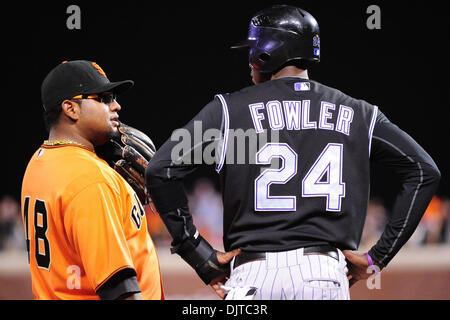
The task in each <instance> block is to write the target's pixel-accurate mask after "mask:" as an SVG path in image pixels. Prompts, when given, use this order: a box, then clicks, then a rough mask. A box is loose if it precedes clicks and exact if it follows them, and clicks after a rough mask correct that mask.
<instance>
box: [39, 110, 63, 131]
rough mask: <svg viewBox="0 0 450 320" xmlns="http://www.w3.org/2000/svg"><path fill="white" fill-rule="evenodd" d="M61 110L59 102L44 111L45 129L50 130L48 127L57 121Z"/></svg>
mask: <svg viewBox="0 0 450 320" xmlns="http://www.w3.org/2000/svg"><path fill="white" fill-rule="evenodd" d="M61 111H62V107H61V103H60V104H57V105H55V106H53V107H51V108H48V109H47V110H45V111H44V114H43V116H44V123H45V129H47V131H48V132H50V129H51V128H52V127H53V126H54V125H55V124H56V123H57V122H58V120H59V116H60V115H61Z"/></svg>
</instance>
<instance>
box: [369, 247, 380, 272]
mask: <svg viewBox="0 0 450 320" xmlns="http://www.w3.org/2000/svg"><path fill="white" fill-rule="evenodd" d="M366 257H367V261H368V262H369V268H371V269H372V270H373V271H375V273H376V274H378V273H380V271H379V269H378V266H376V265H374V264H373V260H372V257H371V256H370V254H369V253H368V252H366ZM372 267H373V268H372Z"/></svg>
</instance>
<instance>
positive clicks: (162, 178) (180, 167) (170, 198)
mask: <svg viewBox="0 0 450 320" xmlns="http://www.w3.org/2000/svg"><path fill="white" fill-rule="evenodd" d="M222 126H223V121H222V105H221V103H220V102H219V101H218V100H217V99H214V100H213V101H211V102H210V103H208V104H207V105H206V106H205V107H204V108H203V109H202V110H201V111H200V112H199V113H198V114H197V115H196V116H195V117H194V118H193V119H192V120H191V121H189V123H188V124H186V125H185V126H184V127H183V128H181V129H177V130H175V131H174V132H173V133H172V136H171V137H170V138H169V139H168V140H167V141H166V142H165V143H164V144H163V145H162V146H161V147H160V148H159V149H158V151H157V152H156V154H155V156H154V157H153V158H152V160H151V161H150V163H149V165H148V167H147V169H146V173H145V175H146V177H145V179H146V185H147V189H148V191H149V193H150V195H151V197H152V200H153V202H154V204H155V206H156V209H157V210H158V212H160V213H164V212H167V211H170V210H174V209H177V208H181V207H183V206H185V205H187V199H186V195H185V193H184V191H183V188H182V185H183V183H182V180H183V178H184V177H186V176H187V175H188V174H190V173H191V172H193V171H194V170H195V169H196V168H197V167H199V166H200V165H204V164H206V165H214V164H215V159H217V158H215V157H216V154H215V150H216V148H215V146H217V144H218V143H220V141H221V140H222V133H223V128H222ZM207 147H208V150H210V151H211V152H205V148H207ZM208 150H207V151H208ZM205 155H206V157H205ZM208 156H209V157H208ZM208 160H209V161H208Z"/></svg>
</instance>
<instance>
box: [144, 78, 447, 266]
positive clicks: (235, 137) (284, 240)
mask: <svg viewBox="0 0 450 320" xmlns="http://www.w3.org/2000/svg"><path fill="white" fill-rule="evenodd" d="M376 132H378V136H377V138H375V139H374V135H375V133H376ZM186 137H190V138H191V141H190V142H189V143H186ZM371 153H372V154H373V153H374V154H375V158H377V159H378V160H380V162H383V161H384V163H386V164H388V165H392V166H393V167H394V168H398V170H397V171H398V172H399V174H403V176H404V182H405V190H406V192H404V193H402V194H401V195H399V196H398V199H397V209H396V210H397V211H396V212H394V216H396V217H397V218H398V219H396V220H395V222H393V223H391V224H390V225H388V227H387V229H386V230H387V231H386V232H385V234H384V237H382V239H380V241H379V243H378V244H377V245H376V246H374V248H373V249H372V250H371V254H372V257H374V259H375V260H376V261H378V262H379V263H381V264H387V262H389V261H390V259H391V258H392V257H393V255H395V253H396V252H397V251H398V250H399V248H400V247H401V246H402V245H403V244H404V242H406V240H407V239H408V238H409V236H410V235H411V233H412V231H413V230H414V229H415V227H416V226H417V223H418V221H419V220H420V217H421V216H422V214H423V212H424V210H425V208H426V206H427V204H428V202H429V201H430V199H431V196H432V194H433V193H434V190H435V188H436V186H437V182H436V181H437V180H438V179H437V178H436V176H438V173H439V171H438V170H437V168H436V165H435V164H434V162H433V160H432V159H431V158H430V157H429V156H428V154H427V153H426V152H425V151H424V150H423V149H422V148H421V147H420V146H419V145H418V144H417V143H416V142H415V141H414V140H412V138H410V137H409V136H408V135H406V134H405V133H404V132H403V131H401V130H400V129H398V127H396V126H395V125H393V124H391V123H390V122H389V121H388V120H387V118H386V117H385V116H384V115H383V114H382V113H381V112H380V111H379V110H378V107H377V106H374V105H372V104H370V103H368V102H366V101H364V100H358V99H354V98H352V97H350V96H348V95H346V94H344V93H342V92H341V91H339V90H336V89H333V88H330V87H327V86H325V85H322V84H320V83H318V82H316V81H312V80H309V79H302V78H298V77H286V78H279V79H276V80H271V81H268V82H264V83H261V84H258V85H255V86H251V87H248V88H245V89H243V90H240V91H237V92H234V93H231V94H220V95H217V96H216V97H215V99H214V100H213V101H212V102H211V103H209V104H208V105H207V106H206V107H205V108H204V109H203V110H202V111H201V112H200V113H199V114H198V115H197V116H196V117H194V119H192V120H191V121H190V122H189V123H188V124H187V125H186V126H185V127H184V128H183V129H181V130H178V131H176V132H174V134H173V135H172V137H171V139H169V140H168V141H167V142H166V143H165V144H164V145H163V146H162V147H161V148H160V149H159V150H158V151H157V153H156V155H155V157H154V158H153V159H152V161H151V162H150V165H149V168H148V169H147V178H148V179H147V181H148V185H149V189H150V190H152V189H155V184H157V183H156V182H155V181H156V180H155V179H156V178H157V179H158V183H161V181H162V182H164V181H166V182H169V181H170V182H171V183H173V182H174V181H178V180H180V179H182V178H183V177H184V176H185V175H187V174H188V173H189V172H191V171H192V170H194V169H195V167H196V166H197V165H198V164H205V163H206V164H215V165H216V170H217V172H218V174H219V175H220V180H221V185H222V195H223V205H224V212H223V215H224V216H223V219H224V229H223V239H224V247H225V249H226V250H231V249H235V248H241V249H243V250H246V251H285V250H289V249H295V248H299V247H304V246H310V245H319V244H331V245H334V246H336V247H338V248H341V249H357V247H358V245H359V241H360V238H361V234H362V230H363V226H364V221H365V217H366V211H367V205H368V200H369V193H370V190H369V188H370V158H371ZM428 169H430V170H428ZM153 182H155V183H153ZM158 194H161V193H158ZM158 194H155V196H156V198H158V197H159V196H158ZM165 198H166V200H164V201H162V199H153V200H154V201H155V204H158V203H159V204H160V205H161V207H163V204H162V202H166V203H168V202H171V203H177V204H179V203H181V202H182V201H181V202H180V200H179V196H178V195H177V194H176V193H175V192H173V193H172V194H171V195H169V196H165ZM168 206H170V205H168ZM163 210H164V209H163ZM185 229H186V228H185Z"/></svg>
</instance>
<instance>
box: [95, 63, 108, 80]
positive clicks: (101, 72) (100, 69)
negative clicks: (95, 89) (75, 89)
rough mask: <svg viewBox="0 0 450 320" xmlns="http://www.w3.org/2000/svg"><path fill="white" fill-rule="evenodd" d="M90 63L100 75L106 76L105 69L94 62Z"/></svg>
mask: <svg viewBox="0 0 450 320" xmlns="http://www.w3.org/2000/svg"><path fill="white" fill-rule="evenodd" d="M92 65H93V66H94V68H95V69H97V71H98V73H100V74H101V75H102V76H104V77H105V78H107V76H106V73H105V71H103V69H102V68H100V66H99V65H98V64H96V63H95V62H92Z"/></svg>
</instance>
